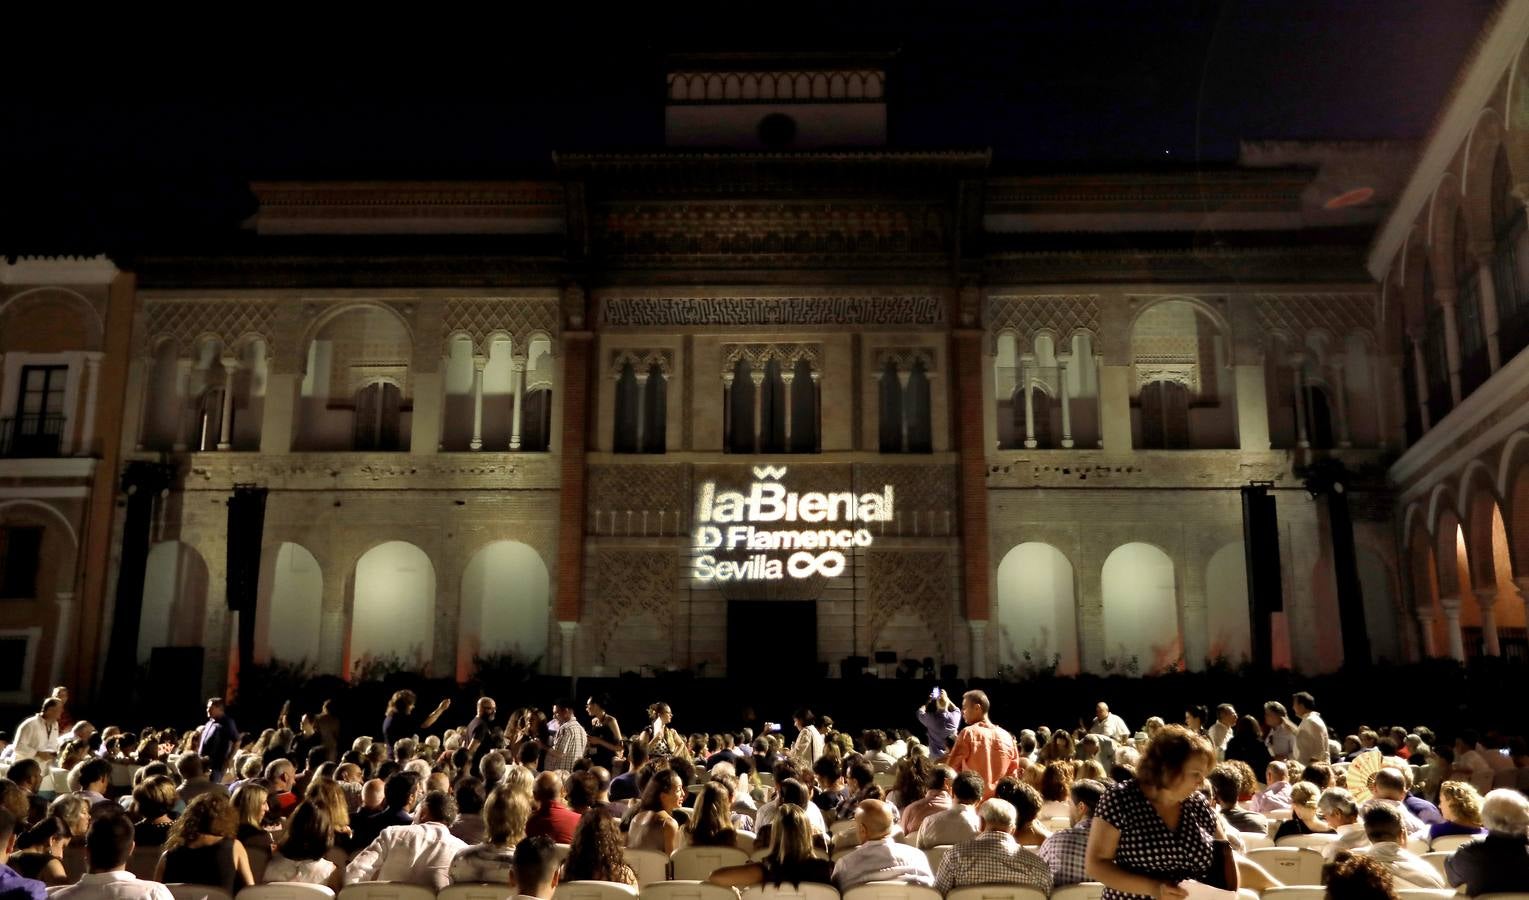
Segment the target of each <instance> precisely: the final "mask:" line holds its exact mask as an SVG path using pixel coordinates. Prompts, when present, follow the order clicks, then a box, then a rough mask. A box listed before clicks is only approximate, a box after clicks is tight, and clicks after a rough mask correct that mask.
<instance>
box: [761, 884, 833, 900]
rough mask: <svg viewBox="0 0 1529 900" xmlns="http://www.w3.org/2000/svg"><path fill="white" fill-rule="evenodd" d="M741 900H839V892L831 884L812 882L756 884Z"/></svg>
mask: <svg viewBox="0 0 1529 900" xmlns="http://www.w3.org/2000/svg"><path fill="white" fill-rule="evenodd" d="M741 900H839V891H838V890H837V889H835V888H834V886H833V885H831V884H818V883H816V882H811V881H804V882H802V883H801V884H782V885H773V884H756V885H754V886H753V887H749V888H745V889H744V891H743V895H742V897H741Z"/></svg>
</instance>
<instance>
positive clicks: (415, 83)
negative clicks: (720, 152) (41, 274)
mask: <svg viewBox="0 0 1529 900" xmlns="http://www.w3.org/2000/svg"><path fill="white" fill-rule="evenodd" d="M563 5H564V6H566V7H568V8H569V9H570V10H571V11H570V12H568V13H566V14H559V13H557V12H552V13H543V14H539V15H538V16H536V17H535V21H534V22H532V21H530V20H528V19H526V18H524V17H522V16H521V15H520V10H521V6H520V5H518V4H515V5H511V6H508V7H506V8H505V10H504V11H502V12H499V13H496V14H494V15H492V16H489V17H480V16H479V14H476V13H475V14H472V15H468V14H466V13H462V12H457V13H455V14H453V13H451V11H449V10H448V11H447V13H445V14H443V15H442V16H440V17H438V18H437V19H435V20H429V21H423V20H414V19H404V18H395V19H392V20H388V19H387V18H386V16H385V15H383V14H382V13H378V14H377V15H376V17H375V18H373V19H370V20H368V21H366V22H364V23H357V22H346V23H332V22H326V23H322V27H321V26H320V24H319V23H317V22H315V21H311V20H308V19H304V18H292V19H282V20H280V21H267V22H261V23H258V25H252V26H250V27H247V28H245V27H243V26H240V27H239V28H238V29H237V30H238V32H239V33H238V34H237V35H232V34H230V33H229V32H230V31H231V30H236V29H235V24H234V23H228V22H222V23H218V24H213V23H211V22H209V23H208V24H207V26H206V30H204V31H202V32H200V33H197V32H193V33H191V34H190V35H189V36H178V37H176V38H174V39H171V38H169V37H162V38H160V37H147V36H145V37H141V38H132V39H129V38H126V37H124V38H123V39H122V40H120V41H116V42H114V43H112V44H110V45H103V46H101V47H99V48H93V47H85V48H76V51H75V52H73V53H70V54H58V53H53V52H50V53H48V54H47V55H42V54H41V52H40V51H41V49H43V48H39V57H38V59H37V60H36V61H35V63H34V62H33V61H32V60H29V59H26V58H25V57H26V54H27V52H28V51H27V49H26V48H25V47H22V48H20V49H18V51H17V52H16V53H15V54H14V55H11V56H10V58H9V59H8V60H7V68H8V69H9V71H10V72H11V73H12V76H13V78H12V80H10V82H9V85H8V90H7V94H8V96H7V98H6V105H5V116H6V125H4V126H0V128H3V129H4V131H5V132H6V136H5V138H4V139H3V140H0V164H3V165H4V166H5V171H6V172H7V178H6V188H5V189H4V194H0V253H4V254H17V253H65V252H73V253H83V252H92V253H93V252H102V251H106V252H111V253H114V254H117V255H118V256H120V257H126V258H131V256H132V255H133V254H134V253H137V252H143V251H145V250H157V249H171V248H175V249H184V248H192V247H195V246H197V245H198V244H200V243H202V242H205V241H208V240H209V239H215V238H216V237H217V236H219V235H223V234H227V233H229V232H232V231H234V230H235V229H237V227H238V223H239V222H240V220H242V219H243V218H244V217H246V216H248V215H249V214H250V213H251V212H253V211H254V203H253V198H252V197H251V196H250V195H249V194H248V191H247V190H246V188H245V185H246V183H247V182H248V181H249V180H250V179H253V178H283V177H297V178H456V177H462V178H506V177H519V176H535V175H547V174H550V173H551V172H552V171H553V170H552V165H551V160H550V153H551V151H553V150H622V149H648V148H655V147H658V146H660V145H661V144H662V140H663V112H662V103H663V82H662V77H663V58H664V55H665V54H666V53H669V52H705V51H712V50H738V49H749V50H770V49H786V50H791V49H814V50H839V49H848V50H854V49H863V50H897V51H898V53H897V56H896V58H895V60H894V62H893V63H892V66H891V79H892V80H891V83H890V85H891V86H890V98H891V103H892V106H891V113H890V129H891V136H892V144H893V145H894V146H898V147H920V148H929V147H941V148H962V149H965V148H982V147H991V148H992V150H993V153H994V160H995V164H994V165H995V169H998V170H1001V171H1034V170H1054V169H1058V168H1092V169H1098V168H1111V167H1114V168H1131V169H1140V168H1143V167H1150V166H1158V165H1173V166H1192V165H1216V164H1225V163H1227V162H1230V161H1231V160H1233V159H1234V158H1235V155H1236V148H1237V141H1238V140H1239V139H1241V138H1250V139H1251V138H1314V139H1383V138H1402V139H1417V138H1421V137H1423V136H1424V135H1425V134H1426V132H1427V130H1428V127H1429V125H1430V124H1431V122H1432V121H1433V119H1434V116H1435V115H1436V114H1437V111H1438V108H1439V104H1440V103H1441V101H1442V100H1443V98H1444V95H1445V92H1446V91H1447V90H1448V88H1449V85H1450V83H1451V82H1452V81H1453V79H1454V77H1455V74H1456V72H1457V71H1458V69H1459V67H1460V65H1461V63H1462V61H1463V60H1464V59H1465V56H1466V53H1467V52H1468V50H1469V49H1470V47H1471V46H1472V44H1473V42H1474V41H1475V40H1476V38H1477V35H1478V33H1479V31H1480V28H1481V26H1482V24H1483V23H1484V21H1485V19H1486V16H1487V14H1488V12H1489V11H1490V9H1491V7H1492V3H1491V2H1490V0H1396V2H1379V0H1344V2H1337V0H1295V2H1274V0H1268V2H1254V0H1228V2H1223V3H1209V2H1068V3H1025V2H1019V0H1011V2H1007V3H988V4H948V3H946V4H935V3H928V4H896V3H884V4H873V3H856V4H847V3H841V4H831V3H818V4H807V5H802V4H797V5H793V4H739V3H712V4H704V5H702V4H648V3H642V4H624V5H621V6H610V7H609V8H604V7H602V5H601V4H573V3H568V4H563ZM634 8H636V9H637V10H639V11H638V12H633V11H632V10H633V9H634ZM378 9H379V10H380V9H381V8H380V7H379V8H378ZM660 9H661V10H664V11H665V12H664V13H662V14H660V13H658V12H656V10H660ZM406 11H407V12H409V13H410V14H411V15H417V14H418V13H419V9H418V8H409V9H407V10H406ZM369 15H370V14H369ZM272 18H274V16H273V17H272ZM266 32H268V33H266ZM49 49H51V48H49ZM17 73H26V77H24V78H16V77H14V76H15V75H16V74H17Z"/></svg>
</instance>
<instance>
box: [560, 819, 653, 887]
mask: <svg viewBox="0 0 1529 900" xmlns="http://www.w3.org/2000/svg"><path fill="white" fill-rule="evenodd" d="M559 881H560V882H562V881H615V882H619V883H621V884H629V885H631V886H632V887H636V886H637V873H636V872H633V871H632V867H631V866H629V865H627V864H626V858H625V854H624V853H623V852H622V850H621V826H620V825H618V824H617V823H616V819H615V817H613V816H612V815H611V814H610V813H609V812H608V811H606V810H603V809H599V808H596V809H592V810H590V811H589V812H587V813H585V814H584V815H582V816H580V817H579V827H578V828H576V829H574V832H573V843H572V846H570V847H569V848H568V858H567V859H566V860H564V861H563V876H562V878H560V879H559Z"/></svg>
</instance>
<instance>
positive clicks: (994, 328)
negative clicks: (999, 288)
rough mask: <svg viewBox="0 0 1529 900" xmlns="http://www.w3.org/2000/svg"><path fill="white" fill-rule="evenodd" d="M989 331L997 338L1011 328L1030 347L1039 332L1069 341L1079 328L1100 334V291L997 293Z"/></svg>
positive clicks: (990, 301)
mask: <svg viewBox="0 0 1529 900" xmlns="http://www.w3.org/2000/svg"><path fill="white" fill-rule="evenodd" d="M986 319H987V330H988V333H989V334H990V335H992V336H994V337H995V338H996V336H997V335H999V334H1002V333H1003V332H1006V331H1010V332H1013V333H1015V334H1017V335H1019V336H1021V337H1022V338H1023V339H1024V342H1025V349H1027V350H1028V349H1029V345H1030V343H1031V342H1032V341H1033V339H1034V337H1035V334H1036V333H1037V332H1040V331H1052V332H1054V333H1056V334H1058V335H1061V336H1062V338H1063V341H1064V342H1065V341H1066V339H1067V337H1068V336H1070V335H1071V334H1073V333H1074V332H1076V331H1084V332H1087V333H1089V334H1092V335H1097V334H1098V333H1099V295H1098V294H1036V295H1032V296H995V297H989V298H988V301H987V316H986Z"/></svg>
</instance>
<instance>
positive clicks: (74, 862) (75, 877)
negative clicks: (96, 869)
mask: <svg viewBox="0 0 1529 900" xmlns="http://www.w3.org/2000/svg"><path fill="white" fill-rule="evenodd" d="M156 862H157V860H156ZM88 871H90V860H88V859H86V858H85V848H84V847H65V848H64V874H65V875H68V876H69V883H70V884H73V883H74V882H77V881H79V880H80V876H81V875H84V874H85V873H86V872H88ZM149 874H150V875H153V874H154V870H153V869H152V868H150V869H149Z"/></svg>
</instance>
